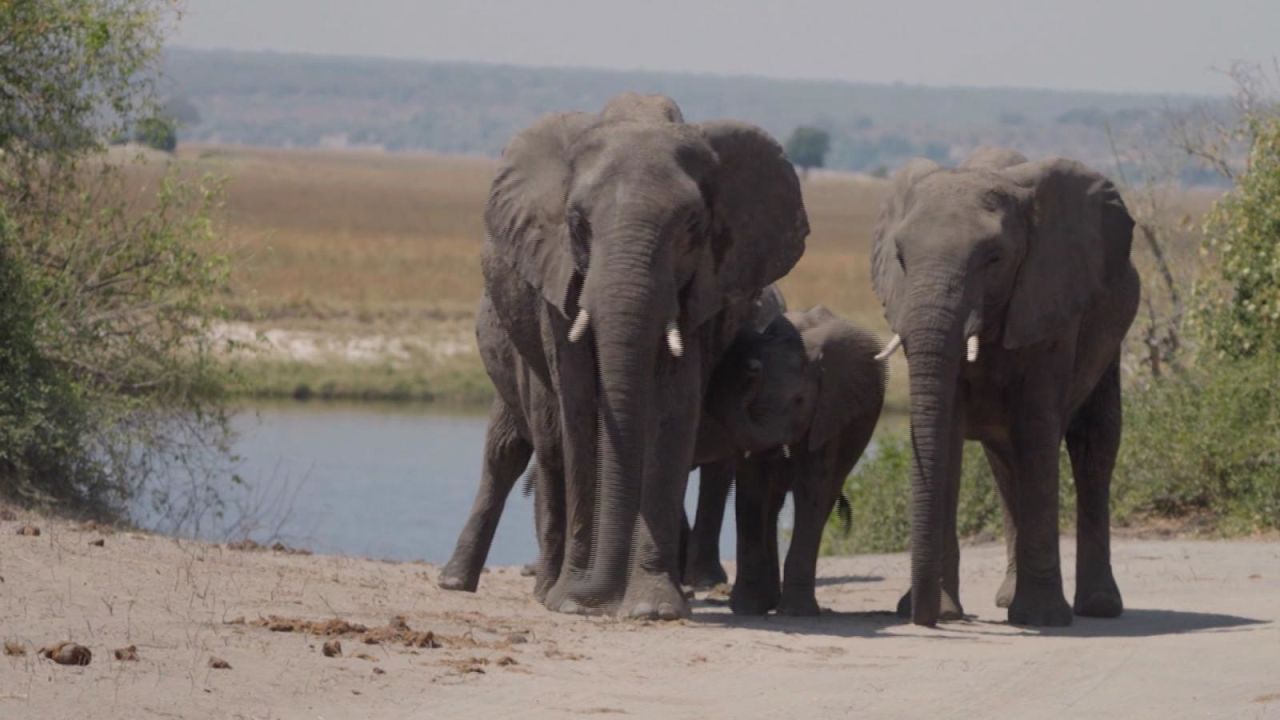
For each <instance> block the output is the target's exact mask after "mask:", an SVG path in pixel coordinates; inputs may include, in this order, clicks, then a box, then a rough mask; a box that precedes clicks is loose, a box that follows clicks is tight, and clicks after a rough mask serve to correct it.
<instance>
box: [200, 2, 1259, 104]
mask: <svg viewBox="0 0 1280 720" xmlns="http://www.w3.org/2000/svg"><path fill="white" fill-rule="evenodd" d="M186 2H187V8H188V12H187V14H186V16H185V17H184V18H183V19H182V21H181V24H180V26H179V30H178V36H177V38H176V43H175V44H178V45H184V46H188V47H201V48H232V49H240V50H278V51H290V52H310V53H324V54H343V55H379V56H389V57H399V58H416V59H428V60H464V61H479V62H498V63H511V64H518V65H569V66H584V67H603V68H618V69H646V70H673V71H684V72H708V73H719V74H740V75H767V76H773V77H791V78H821V79H836V80H852V81H865V82H896V81H901V82H906V83H912V84H925V85H978V86H991V85H1003V86H1019V87H1047V88H1070V89H1086V90H1115V91H1139V92H1159V93H1180V92H1181V93H1221V92H1226V91H1227V90H1228V89H1229V85H1228V83H1227V82H1226V81H1225V80H1224V79H1223V78H1222V77H1221V75H1220V74H1218V73H1216V72H1214V68H1225V67H1227V66H1228V65H1229V64H1230V63H1231V62H1232V61H1233V60H1247V61H1253V62H1266V63H1270V62H1272V61H1273V60H1274V59H1275V58H1276V57H1277V56H1280V0H1156V1H1145V0H1003V1H1001V0H897V1H895V0H881V1H878V2H865V1H862V0H785V1H783V2H761V1H760V0H738V1H736V2H735V1H731V0H648V1H643V0H632V1H631V2H617V1H615V0H186Z"/></svg>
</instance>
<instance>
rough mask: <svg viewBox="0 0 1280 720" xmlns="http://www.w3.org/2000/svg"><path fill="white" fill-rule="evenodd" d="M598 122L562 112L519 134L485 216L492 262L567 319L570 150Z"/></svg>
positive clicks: (504, 154)
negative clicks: (510, 270) (508, 269)
mask: <svg viewBox="0 0 1280 720" xmlns="http://www.w3.org/2000/svg"><path fill="white" fill-rule="evenodd" d="M594 122H595V117H594V116H593V115H589V114H587V113H558V114H555V115H548V116H546V117H544V118H542V119H541V120H539V121H538V122H536V123H535V124H534V125H533V126H531V127H530V128H529V129H527V130H525V131H524V132H522V133H520V134H519V135H516V136H515V138H513V139H512V140H511V142H510V143H509V144H508V145H507V147H506V148H505V149H504V150H503V151H502V164H501V165H500V166H499V168H498V172H497V174H496V175H495V176H494V179H493V184H492V185H491V186H490V188H489V200H488V203H487V204H486V205H485V211H484V224H485V232H486V235H487V240H488V243H489V245H490V247H489V248H488V250H489V252H488V254H489V257H491V258H493V259H494V260H495V261H497V262H505V263H506V264H508V265H509V266H511V267H512V268H513V269H514V270H515V271H516V273H517V274H518V275H519V276H520V277H521V278H522V279H523V280H524V281H525V282H526V283H528V284H529V285H532V286H533V287H535V288H537V289H538V290H539V292H540V293H541V294H542V297H544V298H546V300H547V302H549V303H551V304H552V305H554V306H555V307H556V308H558V309H559V310H560V312H561V313H563V314H564V315H565V316H566V317H568V315H569V303H570V302H571V300H570V297H569V295H570V293H569V287H570V285H571V284H572V283H573V279H574V274H575V269H574V265H573V259H572V255H571V253H570V251H569V241H568V229H567V226H566V223H565V203H566V197H567V194H568V187H569V179H570V167H569V146H570V145H572V144H573V141H574V140H575V139H576V138H577V137H578V136H580V135H581V134H582V132H583V131H584V130H586V129H587V128H588V127H589V126H590V125H591V124H592V123H594Z"/></svg>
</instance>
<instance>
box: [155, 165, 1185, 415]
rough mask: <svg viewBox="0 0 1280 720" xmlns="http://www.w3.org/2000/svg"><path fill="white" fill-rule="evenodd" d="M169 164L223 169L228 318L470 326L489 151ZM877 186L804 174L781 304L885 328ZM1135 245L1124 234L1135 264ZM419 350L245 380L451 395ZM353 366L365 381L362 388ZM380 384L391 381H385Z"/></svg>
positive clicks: (314, 327)
mask: <svg viewBox="0 0 1280 720" xmlns="http://www.w3.org/2000/svg"><path fill="white" fill-rule="evenodd" d="M178 159H179V161H180V162H181V163H182V165H183V167H184V171H186V172H191V173H195V174H211V175H214V176H220V177H224V178H226V180H227V186H226V212H225V219H226V235H227V237H228V241H229V243H230V252H231V254H232V256H233V258H234V272H233V276H232V282H231V290H232V293H231V296H230V297H229V298H228V299H227V304H228V306H229V307H230V308H231V310H232V311H233V314H234V315H235V317H236V318H237V319H239V320H243V321H248V322H249V323H250V324H251V325H253V326H255V327H258V328H261V329H276V328H294V329H297V328H305V329H307V330H308V331H312V332H316V331H319V332H328V333H332V334H333V335H334V336H335V337H341V338H348V339H350V338H355V339H357V340H358V339H360V338H369V337H375V336H376V337H378V338H386V337H388V336H392V337H405V336H409V337H424V336H425V337H431V336H433V335H435V334H436V333H435V332H434V330H435V328H437V327H438V326H440V325H441V324H448V325H450V326H454V327H456V326H457V325H458V324H459V323H462V324H466V323H468V322H469V318H470V316H471V313H472V311H473V308H474V305H475V302H476V299H477V298H478V297H479V295H480V287H481V278H480V268H479V254H480V248H481V243H482V238H483V227H482V224H481V213H482V210H483V205H484V199H485V196H486V193H487V190H488V184H489V181H490V178H491V176H492V173H493V170H494V167H495V163H494V161H492V160H488V159H481V158H461V157H443V156H433V155H387V154H380V153H372V152H350V151H320V150H301V151H297V150H268V149H248V148H233V147H220V146H213V147H210V146H189V147H184V148H182V149H181V150H180V152H179V154H178ZM158 172H159V169H158V168H157V167H156V166H155V164H153V165H152V166H151V167H150V168H148V169H146V170H143V171H140V173H141V176H142V177H146V178H149V179H151V180H154V178H155V177H156V176H157V175H158ZM137 177H138V175H137V174H135V179H136V178H137ZM885 189H886V183H885V182H884V181H879V180H871V179H865V178H857V177H853V176H846V175H839V174H834V173H815V174H814V175H813V176H811V177H810V178H809V179H807V180H806V181H805V182H804V195H805V202H806V205H807V208H808V211H809V219H810V226H811V229H812V233H811V235H810V237H809V240H808V249H807V251H806V253H805V256H804V257H803V258H802V259H801V260H800V262H799V264H797V265H796V267H795V269H794V270H793V271H792V272H791V274H790V275H789V276H788V277H786V278H785V279H783V281H782V283H781V284H782V287H783V290H784V291H785V293H786V295H787V299H788V304H789V305H790V306H791V307H792V308H806V307H809V306H811V305H816V304H824V305H826V306H828V307H829V308H831V309H832V310H833V311H835V312H837V313H839V314H841V315H844V316H846V317H848V318H850V319H851V320H854V321H855V322H858V323H860V324H862V325H864V326H865V327H867V328H869V329H871V330H873V331H874V332H876V333H879V334H881V335H882V336H885V337H887V336H888V328H887V327H886V325H885V323H884V320H883V317H882V315H881V311H880V306H879V303H878V302H877V300H876V298H875V296H874V294H873V293H872V291H871V283H870V269H869V262H870V251H871V234H872V229H873V227H874V225H875V220H876V215H877V213H878V211H879V206H880V202H881V200H882V198H883V196H884V193H885ZM1135 199H1136V198H1135ZM1165 202H1166V204H1167V203H1169V200H1168V198H1165ZM1206 206H1207V201H1206V198H1205V197H1201V196H1199V195H1197V196H1194V197H1192V198H1190V199H1187V198H1182V203H1181V205H1179V204H1178V203H1173V204H1172V207H1175V208H1184V210H1182V212H1184V213H1185V214H1186V215H1187V216H1188V224H1189V225H1194V224H1197V223H1198V218H1199V216H1200V215H1201V214H1202V213H1203V211H1204V209H1205V207H1206ZM1187 235H1188V237H1187V238H1184V239H1183V240H1184V242H1183V243H1181V245H1182V247H1180V248H1178V249H1177V251H1176V252H1175V253H1174V257H1175V260H1176V261H1177V262H1178V264H1179V265H1182V264H1183V263H1184V262H1185V263H1189V262H1191V258H1192V256H1193V255H1194V252H1193V248H1194V247H1195V239H1194V238H1193V237H1191V236H1192V235H1194V233H1188V234H1187ZM1144 253H1145V248H1144V247H1141V246H1140V244H1139V243H1135V259H1136V260H1137V261H1138V262H1139V264H1140V265H1143V264H1144V257H1143V254H1144ZM427 356H429V353H428V354H415V355H413V356H412V357H411V358H409V359H407V360H405V359H400V360H396V359H394V358H393V359H390V360H387V361H385V362H383V363H381V364H380V365H379V367H378V369H377V372H365V370H366V369H369V368H368V367H367V366H364V365H362V364H361V362H359V361H353V360H352V359H351V358H349V357H345V356H342V355H341V354H335V355H334V356H333V357H329V358H327V359H326V358H323V357H322V358H311V359H309V360H307V361H306V362H305V364H307V365H308V368H306V371H305V372H302V370H301V369H299V370H298V371H297V372H298V374H299V375H300V380H299V383H294V382H292V381H291V380H290V379H289V377H287V376H288V375H289V374H290V373H291V372H294V371H292V370H290V369H289V368H290V366H291V365H290V364H291V363H293V362H295V360H296V359H295V358H291V357H287V356H282V355H280V354H277V355H276V356H275V357H270V358H266V359H264V362H263V363H260V364H259V365H260V366H261V367H260V368H259V369H261V370H263V372H262V373H257V378H256V379H255V372H254V371H253V370H252V369H250V371H249V373H248V375H249V378H250V388H249V391H250V392H252V393H254V394H258V395H288V394H294V391H295V390H297V386H298V384H302V385H307V386H308V387H311V389H312V390H315V389H317V387H318V386H328V387H330V388H332V387H339V388H345V390H343V391H341V392H339V393H338V395H339V396H341V397H351V398H361V397H364V398H368V397H383V396H386V397H392V398H394V397H404V396H405V394H406V392H405V388H406V387H410V388H412V390H411V391H409V392H408V395H410V396H412V397H428V396H436V397H440V396H441V395H442V392H443V395H444V396H448V395H449V394H450V391H449V390H448V389H447V388H446V389H445V390H443V391H442V392H441V391H440V387H442V386H448V385H449V384H450V383H448V382H444V383H441V382H437V375H439V374H440V373H442V372H444V370H443V369H441V368H437V367H435V366H433V365H432V364H431V361H430V360H429V359H424V358H427ZM468 357H469V358H471V362H475V356H474V353H471V354H470V355H466V356H465V357H461V358H459V357H454V358H453V359H452V360H451V362H450V363H448V372H449V373H452V374H454V375H456V373H457V371H458V367H459V365H460V364H461V365H465V364H466V363H467V362H468V360H467V358H468ZM895 363H896V364H895V365H894V367H893V372H892V380H891V388H890V401H891V403H894V402H896V401H900V399H901V398H902V397H903V395H902V393H903V391H904V389H905V379H906V372H905V365H904V364H902V361H901V357H900V356H899V357H897V358H896V359H895ZM476 364H477V365H478V363H476ZM442 367H443V366H442ZM397 373H403V375H404V378H405V382H400V380H399V379H398V378H396V377H395V376H396V375H397ZM302 376H305V377H302ZM362 376H367V377H369V378H370V379H371V381H370V383H369V384H370V385H371V387H361V384H362V383H361V381H360V379H359V378H360V377H362ZM374 379H376V382H374ZM258 380H261V382H258ZM406 383H407V385H406ZM390 387H397V388H399V390H397V391H394V392H392V391H388V392H382V389H385V388H390ZM433 388H434V389H433ZM470 389H471V390H474V387H471V388H470ZM317 394H323V393H317Z"/></svg>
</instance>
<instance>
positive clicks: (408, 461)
mask: <svg viewBox="0 0 1280 720" xmlns="http://www.w3.org/2000/svg"><path fill="white" fill-rule="evenodd" d="M485 421H486V418H485V416H484V415H472V414H464V413H449V412H444V411H438V410H435V409H431V410H425V409H423V408H421V407H408V406H406V407H397V406H384V405H328V404H319V403H296V404H290V405H279V406H270V407H263V408H259V409H257V410H255V411H252V412H245V413H242V414H240V415H238V416H237V417H236V418H235V423H234V425H235V429H236V430H237V432H238V435H239V439H238V440H237V442H236V444H235V453H236V455H237V456H239V458H240V459H239V461H238V464H237V473H238V475H239V476H240V477H241V478H243V480H244V483H245V485H244V487H243V488H242V487H240V486H228V487H227V488H224V490H226V491H227V494H229V495H232V496H234V502H233V505H234V506H235V508H234V509H233V510H232V511H231V512H230V514H231V515H233V516H234V515H235V514H237V513H239V514H241V515H247V516H251V520H249V521H246V522H245V523H244V529H246V530H248V534H249V536H250V537H253V538H254V539H256V540H259V541H265V540H274V539H280V540H282V541H284V542H285V543H286V544H288V545H292V546H297V547H305V548H307V549H310V550H313V551H315V552H323V553H340V554H345V555H360V556H366V557H372V558H384V559H391V560H426V561H428V562H433V563H442V562H444V561H446V560H448V558H449V555H450V553H451V552H452V550H453V543H454V541H455V540H456V539H457V537H458V532H459V531H460V530H461V529H462V525H463V523H464V522H465V521H466V518H467V514H468V512H469V510H470V508H471V502H472V499H473V498H474V496H475V489H476V483H477V482H478V479H479V477H480V463H481V456H482V451H483V448H484V431H485ZM695 477H696V476H695ZM523 485H524V483H523V482H521V483H520V485H517V487H516V489H515V490H513V491H512V493H511V496H510V498H509V499H508V501H507V509H506V512H505V513H504V514H503V516H502V522H501V523H500V525H499V526H498V533H497V536H496V537H495V538H494V543H493V548H492V550H491V552H490V554H489V563H490V564H493V565H516V564H523V563H525V562H529V561H531V560H533V559H534V557H535V555H536V554H537V544H536V540H535V537H534V529H533V498H532V496H530V497H525V496H524V494H523V493H522V492H521V488H522V487H523ZM696 501H697V482H696V480H695V479H694V478H691V479H690V483H689V491H688V493H687V497H686V505H687V508H688V511H689V515H690V517H692V516H693V508H694V505H695V503H696ZM731 502H732V501H731ZM730 508H732V504H730ZM232 519H233V520H234V519H236V518H234V517H233V518H232ZM788 524H789V523H788ZM734 537H735V536H734V523H733V512H732V509H730V511H729V512H727V513H726V518H725V523H724V531H723V532H722V534H721V552H722V557H724V558H725V559H731V558H732V557H733V550H734Z"/></svg>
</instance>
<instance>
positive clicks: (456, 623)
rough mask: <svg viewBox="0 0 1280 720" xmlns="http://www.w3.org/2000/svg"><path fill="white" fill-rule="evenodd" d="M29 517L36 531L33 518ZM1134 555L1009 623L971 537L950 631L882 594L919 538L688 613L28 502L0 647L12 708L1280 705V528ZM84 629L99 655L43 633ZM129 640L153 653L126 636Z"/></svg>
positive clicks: (1129, 718) (1006, 711)
mask: <svg viewBox="0 0 1280 720" xmlns="http://www.w3.org/2000/svg"><path fill="white" fill-rule="evenodd" d="M28 522H30V523H33V524H36V525H38V526H39V527H40V529H41V531H42V532H41V534H40V535H39V536H38V537H31V536H22V535H19V534H18V532H17V531H18V528H20V527H22V526H23V525H25V524H27V523H28ZM99 539H101V540H102V541H103V543H102V545H101V546H95V545H92V544H91V542H93V541H96V540H99ZM1072 546H1073V543H1071V542H1064V544H1063V547H1064V552H1067V557H1064V566H1065V567H1071V566H1072V562H1073V560H1072V558H1071V557H1070V554H1069V550H1070V548H1071V547H1072ZM1115 554H1116V557H1115V568H1116V574H1117V577H1118V578H1119V580H1120V583H1121V588H1122V590H1123V591H1124V593H1125V601H1126V604H1127V605H1128V607H1129V609H1128V611H1127V612H1126V613H1125V615H1124V617H1123V618H1121V619H1119V620H1110V621H1105V620H1088V619H1078V620H1077V622H1076V624H1075V625H1074V626H1073V627H1071V628H1067V629H1062V630H1055V631H1048V632H1038V631H1034V630H1025V629H1017V628H1012V627H1010V626H1008V625H1007V624H1005V622H1004V621H1003V617H1004V614H1003V612H1002V611H1000V610H998V609H997V608H995V607H994V605H993V604H992V600H991V598H992V597H993V594H994V592H995V589H996V586H997V585H998V583H999V580H1000V571H1001V568H1002V566H1003V560H1002V549H1001V548H999V547H996V546H982V547H974V548H968V549H966V551H965V554H964V574H963V578H964V585H963V600H964V601H966V605H967V610H968V611H969V612H972V613H975V616H974V617H973V618H972V619H971V620H969V621H967V622H959V623H951V624H948V625H946V626H944V627H943V628H941V629H938V630H927V629H922V628H916V627H912V626H909V625H902V624H900V623H899V622H898V621H897V620H896V619H895V618H893V617H892V616H890V615H888V614H886V613H885V612H883V611H884V610H885V609H887V608H890V607H891V606H892V605H893V603H894V601H895V600H896V598H897V596H898V594H899V593H900V592H901V590H902V589H903V588H904V587H905V586H906V573H907V562H906V557H905V556H904V555H901V554H898V555H879V556H862V557H854V558H836V559H824V560H823V562H822V564H821V567H820V574H821V576H822V579H821V580H820V583H821V587H820V589H819V601H820V602H821V603H822V604H823V605H824V607H829V608H831V611H830V612H828V613H826V614H824V615H823V616H821V617H819V618H812V619H790V618H778V617H771V618H767V619H762V618H755V619H738V618H735V617H733V616H732V615H731V614H729V612H728V610H727V609H726V608H725V607H723V606H721V605H716V604H712V603H709V602H707V601H705V600H699V601H698V602H697V603H696V606H695V615H694V618H693V620H691V621H688V622H680V623H670V624H647V623H633V622H618V621H612V620H606V619H589V618H575V617H566V616H560V615H555V614H552V613H549V612H547V611H546V610H544V609H542V608H541V607H539V606H538V605H536V604H535V603H534V602H532V600H531V599H530V596H529V589H530V586H531V580H530V579H529V578H523V577H520V575H519V573H518V571H517V570H516V569H514V568H496V569H494V570H493V571H492V572H490V573H488V574H486V575H485V576H484V577H483V579H482V585H481V589H480V592H479V593H478V594H475V595H472V594H465V593H446V592H443V591H440V590H437V589H436V587H435V585H434V584H433V580H434V578H435V574H436V568H435V567H432V566H429V565H422V564H411V563H410V564H392V563H384V562H378V561H371V560H361V559H352V558H345V557H321V556H304V555H291V554H286V553H283V552H271V551H253V552H247V551H241V550H231V549H228V548H227V547H225V546H216V545H204V544H197V543H189V542H177V541H175V540H172V539H167V538H162V537H154V536H149V535H143V534H138V533H130V532H117V533H111V532H105V533H104V532H102V531H101V530H98V529H86V528H84V527H83V526H78V525H75V524H72V523H68V522H65V521H55V520H49V519H47V518H46V519H41V518H33V517H28V516H22V515H19V516H18V517H17V518H12V519H9V520H7V521H0V576H3V580H0V637H2V638H3V639H4V640H7V641H12V642H11V643H10V644H11V645H14V646H15V650H16V648H17V647H22V648H23V649H25V651H26V654H25V655H10V656H0V718H5V719H6V720H8V719H9V718H52V717H82V718H148V717H173V718H203V717H217V718H223V717H225V718H382V717H394V718H402V717H448V718H471V717H475V718H480V717H483V718H493V717H521V718H538V717H567V716H575V715H613V714H617V715H630V716H637V717H661V718H684V717H689V718H706V717H761V718H763V717H770V718H778V717H795V716H798V715H799V714H800V713H801V712H804V713H805V714H806V715H808V716H810V717H846V716H850V715H854V714H857V715H859V716H862V717H930V718H936V717H966V718H967V717H992V716H996V715H997V714H999V715H1001V716H1005V717H1017V718H1034V717H1071V718H1075V717H1090V718H1107V717H1116V718H1125V719H1126V720H1133V719H1135V718H1148V717H1159V718H1179V717H1186V718H1207V717H1223V718H1280V626H1278V625H1277V621H1280V543H1276V542H1191V541H1186V542H1183V541H1158V542H1157V541H1150V542H1148V541H1124V542H1120V543H1119V544H1118V547H1117V548H1116V553H1115ZM1068 593H1070V588H1068ZM1068 596H1069V595H1068ZM272 614H274V615H278V616H286V617H290V618H302V619H308V620H320V621H322V620H329V619H333V618H341V619H343V620H347V621H350V622H358V623H363V624H365V625H368V626H371V627H372V626H381V625H385V624H387V623H388V621H389V619H390V618H392V617H394V616H397V615H398V616H401V617H402V618H403V621H404V623H406V624H407V625H408V626H409V627H410V628H412V629H413V630H414V631H431V632H432V633H433V634H434V636H433V637H432V638H431V639H430V641H429V640H427V639H425V638H426V636H425V635H422V634H417V635H412V636H410V637H411V638H412V639H414V640H416V641H417V642H418V644H420V645H428V647H406V646H405V645H404V644H403V643H402V642H401V641H398V640H396V641H386V642H383V643H380V644H368V643H365V642H364V641H363V637H364V636H363V635H360V634H351V633H349V634H347V635H343V636H340V637H339V638H338V639H339V640H340V642H341V644H342V653H343V654H342V656H340V657H326V656H325V655H324V654H323V653H322V646H323V643H324V642H325V641H326V640H328V639H330V638H327V637H323V636H318V635H315V634H309V633H307V632H282V631H273V630H272V629H270V628H269V627H265V626H262V625H260V624H255V622H257V621H259V619H260V618H264V617H266V616H268V615H272ZM240 618H244V621H243V622H237V621H238V620H239V619H240ZM401 630H403V628H401ZM63 640H73V641H75V642H78V643H81V644H83V645H85V646H87V647H88V648H89V649H90V650H92V652H93V660H92V662H91V664H89V665H88V666H86V667H69V666H62V665H56V664H54V663H53V662H51V661H49V660H46V659H43V658H40V657H39V656H38V655H37V653H36V651H37V649H39V648H40V647H43V646H46V645H49V644H52V643H55V642H58V641H63ZM131 644H132V645H136V647H137V655H138V660H137V661H136V662H130V661H120V660H116V659H115V658H114V657H113V656H112V650H114V649H115V648H120V647H123V646H128V645H131ZM432 644H439V645H440V647H438V648H432V647H429V645H432ZM357 654H364V657H358V656H357ZM211 657H217V658H221V659H223V660H225V661H226V662H227V663H228V664H229V665H230V668H229V669H214V668H211V667H210V664H209V663H210V658H211Z"/></svg>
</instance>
